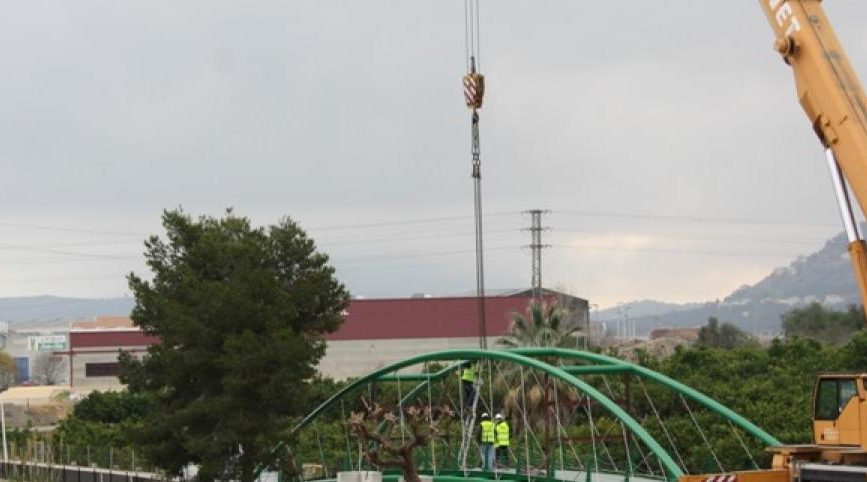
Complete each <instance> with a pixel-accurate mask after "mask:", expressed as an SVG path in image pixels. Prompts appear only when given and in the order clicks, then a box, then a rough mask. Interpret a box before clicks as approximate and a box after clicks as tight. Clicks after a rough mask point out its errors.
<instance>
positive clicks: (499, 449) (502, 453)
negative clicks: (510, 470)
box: [494, 413, 511, 467]
mask: <svg viewBox="0 0 867 482" xmlns="http://www.w3.org/2000/svg"><path fill="white" fill-rule="evenodd" d="M494 422H495V423H494V447H495V450H496V462H497V465H499V466H500V467H505V466H507V465H508V464H509V437H510V436H511V434H510V433H509V422H507V421H506V418H505V417H503V414H502V413H498V414H496V415H494Z"/></svg>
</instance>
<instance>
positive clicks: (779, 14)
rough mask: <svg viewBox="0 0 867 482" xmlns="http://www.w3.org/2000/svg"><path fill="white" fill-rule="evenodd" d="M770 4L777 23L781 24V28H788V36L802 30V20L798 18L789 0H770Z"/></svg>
mask: <svg viewBox="0 0 867 482" xmlns="http://www.w3.org/2000/svg"><path fill="white" fill-rule="evenodd" d="M768 6H769V7H771V10H773V12H774V18H775V19H776V20H777V25H779V26H780V28H785V29H786V37H788V36H790V35H792V34H793V33H795V32H797V31H799V30H801V22H800V21H799V20H798V17H796V16H795V12H794V11H793V10H792V5H791V4H789V0H768ZM786 24H788V27H786Z"/></svg>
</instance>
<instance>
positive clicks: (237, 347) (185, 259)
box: [121, 211, 348, 482]
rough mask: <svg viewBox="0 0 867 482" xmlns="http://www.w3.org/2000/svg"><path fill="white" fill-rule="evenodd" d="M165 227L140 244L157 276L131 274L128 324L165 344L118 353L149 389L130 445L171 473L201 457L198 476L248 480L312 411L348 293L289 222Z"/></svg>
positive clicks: (173, 216)
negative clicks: (314, 388)
mask: <svg viewBox="0 0 867 482" xmlns="http://www.w3.org/2000/svg"><path fill="white" fill-rule="evenodd" d="M163 226H164V227H165V230H166V236H165V239H161V238H158V237H156V236H154V237H151V238H150V239H148V240H147V241H146V243H145V247H146V252H145V257H146V260H147V264H148V266H149V268H150V270H151V271H152V274H153V278H152V280H151V281H149V280H147V279H146V278H144V277H140V276H138V275H136V274H130V275H129V284H130V288H131V290H132V291H133V294H134V295H135V298H136V306H135V308H134V310H133V313H132V318H133V321H134V322H135V324H136V325H137V326H139V327H141V328H142V330H144V331H145V332H146V333H148V334H151V335H154V336H156V337H158V338H159V339H160V340H161V342H160V343H159V344H157V345H154V346H152V347H151V348H150V349H149V350H148V353H147V356H146V357H145V358H144V359H143V360H141V361H140V360H137V359H135V358H133V357H131V356H124V357H123V358H122V360H121V366H122V375H121V379H122V381H123V382H124V383H127V384H128V386H129V390H130V391H131V392H132V393H134V394H149V395H150V396H152V397H153V399H152V400H153V410H151V411H150V412H149V413H148V415H147V416H146V417H145V419H144V422H143V423H142V424H141V425H140V427H139V429H138V430H137V431H136V433H135V441H136V442H137V443H138V444H139V445H140V446H141V447H142V449H143V450H144V452H145V455H146V457H147V458H148V459H149V460H151V461H153V462H155V463H157V464H158V465H160V466H161V467H162V468H163V469H165V470H166V471H167V472H169V473H171V474H178V473H180V471H181V469H182V468H183V467H184V466H185V465H187V464H188V463H195V464H197V465H198V466H199V475H198V477H199V479H200V480H213V479H218V478H237V479H240V480H241V481H242V482H246V481H249V480H252V474H253V472H254V469H255V467H256V466H257V465H259V464H261V463H264V462H269V460H268V457H269V456H268V453H269V451H270V449H271V447H273V446H274V445H275V443H276V442H277V441H278V440H279V439H280V438H281V435H282V434H283V433H285V431H286V430H288V429H289V428H290V426H291V425H292V422H293V418H296V417H298V416H300V415H303V414H304V413H306V412H307V411H308V409H309V405H308V403H309V402H310V401H311V400H310V399H309V398H308V383H309V381H310V380H311V379H312V378H313V377H314V375H315V373H316V372H315V365H316V363H317V362H318V360H319V359H320V358H321V357H322V355H323V354H324V351H325V343H324V340H323V334H325V333H328V332H332V331H334V330H336V329H337V327H338V326H339V324H340V323H341V321H342V318H341V312H342V310H343V309H344V307H345V306H346V304H347V302H348V293H347V292H346V290H345V288H344V287H343V285H341V284H340V283H339V282H338V281H337V280H336V279H335V278H334V270H333V268H331V267H330V266H328V264H327V262H328V257H327V256H326V255H324V254H322V253H319V252H317V251H316V249H315V245H314V243H313V241H312V240H311V239H309V238H308V237H307V236H306V234H305V233H304V232H303V231H302V230H301V228H299V227H298V225H296V224H295V223H294V222H292V221H291V220H289V219H284V220H282V221H281V222H280V223H279V224H277V225H275V226H270V227H269V228H267V229H262V228H253V227H251V226H250V223H249V221H248V220H247V219H245V218H241V217H237V216H235V215H233V214H232V213H231V211H230V212H228V213H227V215H226V216H225V217H223V218H221V219H215V218H209V217H202V218H199V219H195V220H194V219H192V218H190V217H189V216H187V215H185V214H183V213H181V212H178V211H168V212H166V213H165V214H164V215H163ZM314 398H319V399H321V398H322V396H321V395H319V396H318V397H315V396H314Z"/></svg>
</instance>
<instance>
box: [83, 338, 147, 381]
mask: <svg viewBox="0 0 867 482" xmlns="http://www.w3.org/2000/svg"><path fill="white" fill-rule="evenodd" d="M119 349H121V350H124V351H131V350H141V349H142V347H140V346H135V347H131V346H128V347H119ZM102 350H103V352H102V353H88V351H87V350H85V349H79V350H76V351H75V353H74V354H73V363H72V387H73V388H74V389H76V390H120V389H121V388H123V384H122V383H120V380H119V379H118V378H117V377H116V376H90V377H88V376H87V364H89V363H117V357H118V354H119V353H118V352H117V351H111V352H105V349H102ZM132 355H134V356H141V355H142V353H141V352H132ZM68 369H69V367H67V370H68Z"/></svg>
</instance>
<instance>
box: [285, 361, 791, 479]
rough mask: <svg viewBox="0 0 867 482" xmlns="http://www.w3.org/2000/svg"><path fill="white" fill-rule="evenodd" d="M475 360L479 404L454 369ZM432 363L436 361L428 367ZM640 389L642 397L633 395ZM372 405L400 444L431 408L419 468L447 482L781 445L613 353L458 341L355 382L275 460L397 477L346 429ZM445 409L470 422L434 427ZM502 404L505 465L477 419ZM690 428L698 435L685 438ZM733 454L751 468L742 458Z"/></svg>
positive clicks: (697, 468)
mask: <svg viewBox="0 0 867 482" xmlns="http://www.w3.org/2000/svg"><path fill="white" fill-rule="evenodd" d="M467 363H476V364H477V365H476V366H477V368H478V369H477V370H476V371H477V373H478V374H479V375H480V377H479V378H480V379H481V384H480V385H477V386H476V390H475V393H478V396H477V397H475V398H477V399H476V400H473V401H472V402H473V403H470V402H471V401H470V400H462V399H461V387H460V386H459V385H460V383H459V382H458V377H456V376H455V373H456V371H457V370H458V368H459V367H461V366H463V365H465V364H467ZM432 364H436V365H435V366H436V367H437V368H438V369H436V370H435V371H432V370H430V367H431V366H432ZM419 368H421V369H419ZM645 382H646V383H645ZM647 387H650V389H649V390H648V388H647ZM638 388H640V390H641V392H642V393H643V395H644V397H642V398H640V400H639V401H638V402H636V403H632V402H631V401H630V400H632V399H636V398H638V397H637V396H635V394H636V393H637V392H638ZM651 393H653V396H651ZM654 399H656V401H654ZM374 406H377V407H382V408H383V409H382V410H381V411H380V415H381V414H384V413H389V414H393V416H391V417H389V416H386V417H384V418H383V419H375V420H374V419H367V420H366V422H365V423H367V425H369V426H370V428H369V429H370V431H374V432H377V433H380V434H382V436H383V437H384V438H385V439H388V440H393V441H394V445H398V446H399V445H401V443H403V442H405V441H406V440H407V437H408V436H409V435H408V434H409V433H410V432H411V431H412V429H413V427H410V426H409V420H408V415H407V414H408V413H409V412H407V410H408V409H409V408H410V407H413V406H414V407H416V408H417V409H419V410H421V411H422V412H423V413H424V415H421V417H422V419H424V420H425V421H426V422H425V423H420V424H419V423H417V425H418V427H416V430H417V431H418V430H422V429H424V430H428V431H429V432H430V433H431V435H430V436H428V437H427V438H426V443H424V444H422V445H419V446H417V447H415V449H414V457H415V462H416V464H417V466H418V467H419V472H420V473H421V474H423V475H431V476H433V477H434V478H435V479H436V480H438V482H449V481H450V480H451V478H455V477H457V478H461V479H465V478H467V477H473V478H480V479H504V480H529V479H534V480H569V481H578V480H580V481H587V482H591V481H603V482H609V481H611V482H613V481H620V480H624V481H625V480H633V481H643V480H668V481H674V480H678V479H679V478H680V477H681V476H683V475H685V474H688V473H727V472H731V471H733V470H744V469H753V468H758V462H757V459H759V458H760V457H761V456H762V455H761V454H762V453H763V449H764V448H766V447H768V446H772V445H779V444H780V442H779V441H778V440H777V439H776V438H774V437H773V436H772V435H770V434H768V433H767V432H765V431H764V430H762V429H761V428H759V427H758V426H757V425H755V424H754V423H752V422H751V421H749V420H747V419H745V418H744V417H742V416H741V415H739V414H738V413H736V412H734V411H732V410H731V409H729V408H728V407H726V406H724V405H722V404H721V403H719V402H717V401H716V400H714V399H712V398H710V397H708V396H706V395H704V394H702V393H701V392H699V391H698V390H695V389H694V388H691V387H689V386H686V385H684V384H682V383H680V382H678V381H676V380H673V379H671V378H669V377H667V376H665V375H663V374H660V373H658V372H655V371H653V370H650V369H648V368H646V367H642V366H640V365H637V364H634V363H629V362H626V361H623V360H620V359H617V358H614V357H610V356H605V355H601V354H598V353H592V352H587V351H579V350H568V349H558V348H515V349H509V350H478V349H459V350H446V351H437V352H432V353H427V354H423V355H419V356H414V357H411V358H408V359H406V360H402V361H400V362H397V363H393V364H391V365H388V366H385V367H383V368H381V369H378V370H375V371H373V372H372V373H369V374H367V375H365V376H363V377H360V378H358V379H356V380H354V381H352V382H351V383H349V384H347V385H346V386H344V387H343V388H341V389H340V390H339V391H337V392H336V393H334V394H333V395H331V396H330V397H329V398H328V399H327V400H326V401H325V402H324V403H322V404H321V405H319V406H318V407H316V408H315V409H314V410H313V411H312V412H310V413H309V414H308V415H307V416H305V417H304V418H303V419H302V420H300V421H299V422H298V423H297V425H296V426H295V427H294V428H293V429H292V431H291V433H290V437H288V438H289V439H291V440H294V442H293V443H283V442H281V443H280V444H279V445H278V446H277V447H275V449H274V455H275V457H276V456H278V455H279V454H291V455H290V456H289V457H288V458H289V459H291V460H292V463H293V464H294V466H295V469H296V473H298V474H304V475H305V476H306V477H305V478H306V479H307V480H311V479H334V478H335V472H337V471H339V470H349V469H351V470H362V471H364V470H377V469H381V470H383V471H384V474H385V475H384V479H385V482H392V481H391V479H392V478H394V480H395V481H396V480H397V479H398V477H399V475H398V473H399V472H400V471H398V470H396V468H395V467H390V468H389V467H381V466H374V464H371V463H370V459H369V457H366V456H365V455H366V454H367V452H369V451H373V450H375V449H376V448H378V447H379V445H377V444H374V443H371V442H368V443H367V444H366V445H365V444H361V443H359V442H358V439H357V438H356V437H355V436H354V434H352V433H350V430H349V429H348V428H347V425H348V424H347V423H346V420H347V419H348V417H349V416H350V414H351V413H353V412H356V413H365V412H366V413H367V414H368V415H370V412H371V411H372V410H373V409H372V408H371V407H374ZM425 406H426V407H427V411H424V408H425ZM636 406H637V407H636ZM444 411H445V412H449V413H451V414H452V415H453V416H454V418H455V420H456V421H457V419H458V418H459V420H460V426H459V427H457V428H455V427H452V428H450V429H448V428H447V429H445V430H443V429H441V428H440V427H436V430H435V429H434V427H435V426H437V425H438V424H439V423H446V422H441V421H440V420H437V418H438V417H440V416H442V414H443V413H444ZM499 411H506V412H508V413H507V418H508V419H509V421H510V425H511V426H512V432H513V436H512V438H513V440H512V443H511V446H510V449H511V450H510V456H509V459H508V460H507V461H506V463H504V464H501V466H500V467H498V468H497V469H494V470H491V469H490V468H489V469H487V470H482V467H481V464H482V462H481V459H480V455H479V453H478V444H477V443H476V439H477V436H476V435H475V434H474V430H476V427H477V426H478V418H477V416H478V415H479V414H480V413H481V412H489V413H494V412H499ZM418 413H420V412H419V411H418V410H417V411H416V417H418V416H419V415H418ZM458 415H459V417H458ZM424 417H427V418H424ZM666 419H668V423H666ZM323 420H330V426H331V427H332V429H331V433H330V437H331V438H332V439H334V438H335V437H338V436H339V437H340V438H341V439H342V443H341V444H340V445H341V448H342V450H341V451H342V452H343V453H342V454H341V455H340V457H335V456H334V454H331V457H330V458H329V454H327V453H326V451H325V450H324V449H323V434H322V433H320V432H321V430H320V428H322V427H324V426H325V425H327V423H326V422H324V421H323ZM373 422H377V423H378V424H374V423H373ZM416 422H418V418H417V419H416ZM320 425H321V426H322V427H320ZM703 425H704V427H703ZM709 425H710V426H709ZM334 427H340V429H339V430H340V431H341V433H340V434H337V435H336V434H335V433H334V432H335V428H334ZM720 427H727V429H726V430H721V429H720ZM686 431H689V432H690V433H692V436H691V437H684V436H683V432H686ZM311 432H312V433H313V435H311ZM305 434H306V435H305ZM695 435H698V436H697V437H696V436H695ZM328 436H329V435H325V437H326V438H327V437H328ZM458 438H460V443H458V442H459V441H458ZM314 440H315V443H314V442H313V441H314ZM684 443H686V445H684ZM293 445H295V446H294V447H293ZM305 445H306V447H307V449H306V451H305V450H304V448H303V446H305ZM332 445H334V444H332ZM336 459H339V460H336ZM696 460H700V461H701V462H700V463H699V462H696ZM732 460H734V461H735V462H734V463H735V464H737V463H738V462H737V461H740V464H741V466H732V465H731V464H732ZM304 464H306V465H304ZM744 464H746V466H743V465H744ZM302 465H304V466H303V467H302Z"/></svg>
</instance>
